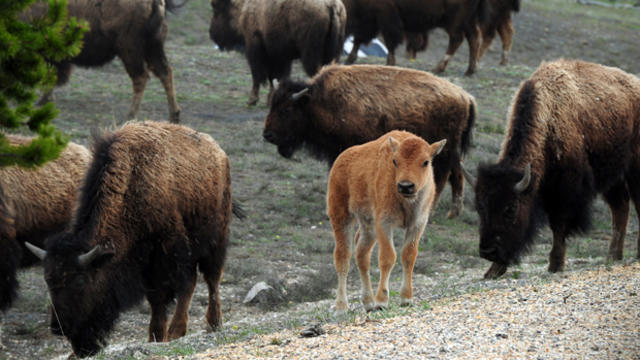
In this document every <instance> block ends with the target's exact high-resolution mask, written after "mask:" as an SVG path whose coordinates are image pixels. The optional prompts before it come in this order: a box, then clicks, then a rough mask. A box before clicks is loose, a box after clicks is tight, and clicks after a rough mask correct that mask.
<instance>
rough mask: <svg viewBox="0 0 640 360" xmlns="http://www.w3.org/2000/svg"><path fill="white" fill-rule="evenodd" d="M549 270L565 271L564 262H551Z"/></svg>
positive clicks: (551, 271)
mask: <svg viewBox="0 0 640 360" xmlns="http://www.w3.org/2000/svg"><path fill="white" fill-rule="evenodd" d="M548 270H549V272H550V273H557V272H562V271H564V264H563V263H551V264H549V269H548Z"/></svg>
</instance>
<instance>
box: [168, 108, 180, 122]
mask: <svg viewBox="0 0 640 360" xmlns="http://www.w3.org/2000/svg"><path fill="white" fill-rule="evenodd" d="M169 121H170V122H172V123H174V124H178V123H180V110H178V111H176V112H174V113H173V114H171V116H170V117H169Z"/></svg>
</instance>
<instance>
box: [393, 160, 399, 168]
mask: <svg viewBox="0 0 640 360" xmlns="http://www.w3.org/2000/svg"><path fill="white" fill-rule="evenodd" d="M393 166H395V167H398V163H397V162H396V159H393Z"/></svg>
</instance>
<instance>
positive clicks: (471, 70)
mask: <svg viewBox="0 0 640 360" xmlns="http://www.w3.org/2000/svg"><path fill="white" fill-rule="evenodd" d="M475 73H476V69H467V71H466V72H465V73H464V76H471V75H473V74H475Z"/></svg>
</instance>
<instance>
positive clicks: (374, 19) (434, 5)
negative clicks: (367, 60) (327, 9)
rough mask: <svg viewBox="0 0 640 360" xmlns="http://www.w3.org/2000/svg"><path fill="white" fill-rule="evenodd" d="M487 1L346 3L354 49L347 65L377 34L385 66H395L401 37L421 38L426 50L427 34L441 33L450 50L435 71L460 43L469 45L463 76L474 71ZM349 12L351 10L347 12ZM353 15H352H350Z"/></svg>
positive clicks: (365, 0)
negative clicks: (380, 37) (438, 30)
mask: <svg viewBox="0 0 640 360" xmlns="http://www.w3.org/2000/svg"><path fill="white" fill-rule="evenodd" d="M486 1H487V0H422V1H415V0H386V1H381V2H378V1H377V0H345V4H347V5H346V6H347V23H348V24H349V23H350V24H352V25H348V26H347V27H348V28H349V31H347V33H348V34H349V33H353V34H354V43H353V49H352V51H351V53H350V54H349V57H348V58H347V61H351V62H353V61H355V59H356V56H357V52H358V48H359V47H360V44H361V43H368V42H369V41H371V39H373V38H374V37H375V36H376V34H377V33H378V32H381V33H382V34H383V38H384V40H385V45H386V46H387V48H388V50H389V54H388V55H387V64H388V65H393V64H395V55H394V52H395V49H396V47H397V46H398V45H399V44H400V43H401V42H402V40H403V36H404V34H409V38H410V39H409V40H408V41H411V37H412V36H416V34H417V36H421V37H422V39H421V41H422V42H423V43H424V48H426V46H427V43H428V32H429V31H430V30H433V29H435V28H442V29H444V30H445V31H446V32H447V34H448V35H449V47H448V48H447V52H446V54H445V56H444V57H443V58H442V60H440V62H439V63H438V65H437V66H436V68H435V69H434V71H436V72H443V71H444V70H445V69H446V67H447V65H448V63H449V60H451V58H452V57H453V54H454V53H455V52H456V50H457V49H458V47H460V44H462V40H464V39H465V38H466V39H467V43H468V44H469V66H468V68H467V71H466V74H467V75H471V74H473V73H474V72H475V71H476V67H477V62H478V49H479V38H480V35H479V31H478V27H477V25H478V23H480V22H483V21H485V20H484V19H485V17H486V16H487V11H488V9H487V3H486ZM349 8H352V9H353V10H351V11H349ZM351 14H353V15H351Z"/></svg>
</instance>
